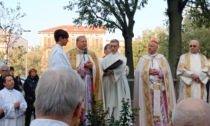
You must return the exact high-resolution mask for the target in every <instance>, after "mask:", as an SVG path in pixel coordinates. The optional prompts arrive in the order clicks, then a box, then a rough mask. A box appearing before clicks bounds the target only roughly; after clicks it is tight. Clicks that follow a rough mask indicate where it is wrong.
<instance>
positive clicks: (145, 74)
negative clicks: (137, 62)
mask: <svg viewBox="0 0 210 126" xmlns="http://www.w3.org/2000/svg"><path fill="white" fill-rule="evenodd" d="M152 59H153V58H151V59H145V61H144V64H143V65H144V66H143V83H144V96H145V101H146V102H145V106H146V114H147V125H148V126H153V122H152V118H153V114H152V109H151V107H152V105H151V100H150V94H151V93H150V89H149V71H148V69H149V62H150V61H151V60H152ZM155 59H156V60H157V61H158V63H159V65H161V66H162V70H163V74H164V80H165V83H164V84H165V87H166V98H167V106H168V119H169V116H170V114H171V113H172V108H171V102H170V101H171V100H170V84H169V73H168V69H167V65H166V63H165V61H164V59H163V58H155Z"/></svg>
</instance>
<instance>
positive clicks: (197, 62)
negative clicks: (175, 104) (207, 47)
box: [177, 53, 209, 101]
mask: <svg viewBox="0 0 210 126" xmlns="http://www.w3.org/2000/svg"><path fill="white" fill-rule="evenodd" d="M202 63H203V64H202ZM188 66H189V68H188ZM208 66H209V63H208V60H207V59H206V57H205V56H204V55H202V54H199V53H196V54H192V53H186V54H183V55H182V56H181V57H180V60H179V64H178V68H177V76H178V77H180V87H179V99H178V101H181V100H183V99H185V98H187V97H195V98H199V99H203V100H204V101H206V97H207V92H206V83H207V81H208V79H209V76H208V72H209V71H208ZM191 74H196V75H197V76H198V77H199V79H200V81H201V83H197V82H195V81H194V80H193V79H192V78H191V77H190V76H191ZM186 86H190V91H191V92H189V95H190V96H187V91H186ZM202 86H203V89H201V88H202ZM202 92H203V93H202Z"/></svg>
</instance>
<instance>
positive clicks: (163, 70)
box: [134, 40, 176, 126]
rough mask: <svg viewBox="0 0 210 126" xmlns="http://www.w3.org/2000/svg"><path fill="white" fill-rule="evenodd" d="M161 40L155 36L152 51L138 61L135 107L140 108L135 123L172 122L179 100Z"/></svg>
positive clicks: (146, 125) (150, 125)
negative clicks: (160, 47) (160, 48)
mask: <svg viewBox="0 0 210 126" xmlns="http://www.w3.org/2000/svg"><path fill="white" fill-rule="evenodd" d="M157 49H158V42H157V41H156V40H151V41H150V42H149V44H148V53H149V54H146V55H143V56H142V57H141V58H140V59H139V62H138V64H137V67H136V72H135V82H134V107H135V108H138V107H139V108H140V111H139V112H138V116H137V117H136V121H135V126H168V122H169V118H170V114H171V112H172V110H173V108H174V106H175V104H176V99H175V92H174V84H173V80H172V75H171V70H170V67H169V64H168V62H167V60H166V58H165V57H164V56H163V55H162V54H158V53H157Z"/></svg>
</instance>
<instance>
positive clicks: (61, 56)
mask: <svg viewBox="0 0 210 126" xmlns="http://www.w3.org/2000/svg"><path fill="white" fill-rule="evenodd" d="M61 65H63V66H67V67H70V68H71V69H72V66H71V64H70V63H69V59H68V57H67V55H66V53H65V52H64V51H63V48H62V46H60V45H59V44H55V46H54V47H53V49H52V52H51V55H50V59H49V64H48V68H50V67H54V66H61Z"/></svg>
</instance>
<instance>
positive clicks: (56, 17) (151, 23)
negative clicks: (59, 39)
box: [3, 0, 167, 46]
mask: <svg viewBox="0 0 210 126" xmlns="http://www.w3.org/2000/svg"><path fill="white" fill-rule="evenodd" d="M68 1H69V0H60V1H58V0H3V2H4V4H5V6H6V7H13V8H14V7H15V6H16V5H17V3H18V2H20V5H21V8H22V9H21V11H22V12H23V13H26V17H24V18H23V19H21V24H22V27H23V28H24V29H27V30H31V32H29V33H24V34H23V37H24V38H25V39H27V40H28V42H29V45H30V46H33V45H39V43H40V42H39V35H38V31H40V30H44V29H48V28H52V27H56V26H60V25H74V24H73V23H72V21H73V19H72V18H76V17H77V16H78V14H76V13H75V12H74V11H67V10H64V9H63V6H65V5H67V4H68ZM166 7H167V3H166V1H164V0H149V2H148V5H146V7H145V8H142V9H141V10H138V11H137V12H136V15H135V22H136V23H135V26H134V38H136V37H138V36H139V35H141V33H142V31H143V30H146V29H151V30H152V29H155V28H156V27H158V26H164V21H165V20H166V19H167V17H166V16H165V15H164V12H165V10H166ZM106 37H107V39H113V38H117V39H121V40H122V39H123V37H122V35H121V31H119V30H116V32H115V33H108V31H107V35H106Z"/></svg>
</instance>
